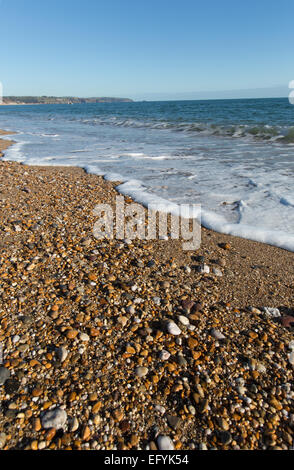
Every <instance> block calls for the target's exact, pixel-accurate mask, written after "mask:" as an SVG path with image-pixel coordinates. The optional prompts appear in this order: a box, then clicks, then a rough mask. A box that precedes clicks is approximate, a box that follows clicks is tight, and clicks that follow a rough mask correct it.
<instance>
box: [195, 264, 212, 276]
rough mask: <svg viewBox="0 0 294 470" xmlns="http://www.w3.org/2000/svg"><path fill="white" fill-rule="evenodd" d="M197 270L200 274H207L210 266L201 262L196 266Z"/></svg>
mask: <svg viewBox="0 0 294 470" xmlns="http://www.w3.org/2000/svg"><path fill="white" fill-rule="evenodd" d="M197 271H198V272H199V273H201V274H209V273H210V268H209V266H208V265H207V264H201V265H200V266H198V267H197Z"/></svg>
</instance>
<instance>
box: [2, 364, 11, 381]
mask: <svg viewBox="0 0 294 470" xmlns="http://www.w3.org/2000/svg"><path fill="white" fill-rule="evenodd" d="M9 377H10V370H9V369H6V367H0V385H4V384H5V382H6V380H8V379H9Z"/></svg>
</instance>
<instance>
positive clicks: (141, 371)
mask: <svg viewBox="0 0 294 470" xmlns="http://www.w3.org/2000/svg"><path fill="white" fill-rule="evenodd" d="M135 374H136V375H137V377H140V378H142V377H145V375H147V374H148V368H147V367H136V369H135Z"/></svg>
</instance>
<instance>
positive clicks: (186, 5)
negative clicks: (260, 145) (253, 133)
mask: <svg viewBox="0 0 294 470" xmlns="http://www.w3.org/2000/svg"><path fill="white" fill-rule="evenodd" d="M238 3H239V4H238V5H236V1H235V0H234V1H233V0H224V1H223V2H219V1H217V0H211V2H209V4H204V5H203V3H202V2H200V1H197V0H182V1H181V2H179V1H178V0H148V2H147V1H143V2H137V1H135V0H125V1H124V2H122V1H121V0H107V1H106V0H99V2H97V1H95V0H84V1H83V3H82V4H81V2H80V1H78V0H59V1H58V0H51V1H50V2H49V1H48V0H44V1H43V2H37V1H36V0H26V2H24V1H23V0H9V1H8V0H0V15H1V18H2V22H1V32H2V47H1V65H0V82H2V83H3V88H4V95H5V96H25V95H31V96H42V95H46V96H80V97H90V96H98V97H99V96H113V97H122V98H131V99H134V100H149V101H152V100H185V99H224V98H229V99H231V98H258V97H261V98H266V97H286V96H287V95H288V93H289V90H288V83H289V81H291V80H293V79H294V70H293V61H292V60H291V58H292V57H293V51H292V44H293V27H292V18H293V14H294V3H293V2H292V1H290V0H280V1H279V2H276V1H275V0H267V1H266V0H259V1H258V2H256V1H255V0H248V1H247V2H246V3H245V2H242V3H241V2H238ZM217 90H219V91H217Z"/></svg>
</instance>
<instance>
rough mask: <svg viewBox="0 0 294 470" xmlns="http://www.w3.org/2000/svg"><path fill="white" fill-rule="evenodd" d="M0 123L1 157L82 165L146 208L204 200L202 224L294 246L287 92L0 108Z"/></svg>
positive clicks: (292, 117) (293, 112) (293, 113)
mask: <svg viewBox="0 0 294 470" xmlns="http://www.w3.org/2000/svg"><path fill="white" fill-rule="evenodd" d="M0 128H1V129H5V130H11V131H13V132H16V134H15V135H13V140H14V141H15V142H16V143H15V144H14V145H13V146H12V147H10V148H9V149H8V150H6V152H5V157H4V159H5V160H14V161H17V162H22V163H25V164H28V165H42V166H44V165H62V166H78V167H82V168H84V169H85V170H86V171H88V172H90V173H95V174H99V175H103V176H104V177H105V178H106V179H108V180H111V181H119V182H120V185H119V186H118V188H117V189H118V190H119V191H120V192H121V193H122V194H125V195H129V196H131V197H133V198H134V199H135V200H136V201H138V202H140V203H142V204H144V205H146V206H147V205H148V204H150V203H153V204H154V203H166V204H167V205H170V207H176V206H178V205H183V204H186V205H189V206H191V207H192V206H193V207H194V205H201V223H202V225H203V226H205V227H207V228H209V229H212V230H215V231H217V232H221V233H226V234H231V235H235V236H239V237H243V238H247V239H250V240H255V241H259V242H263V243H266V244H270V245H274V246H277V247H280V248H284V249H286V250H289V251H294V106H293V105H291V104H290V103H289V100H288V99H286V98H273V99H239V100H236V99H235V100H203V101H162V102H160V101H156V102H155V101H154V102H152V101H148V102H130V103H123V102H119V103H97V104H75V105H70V104H68V105H34V106H28V105H26V106H19V105H18V106H0ZM12 189H13V188H12ZM189 215H191V213H189ZM198 218H199V211H198Z"/></svg>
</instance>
